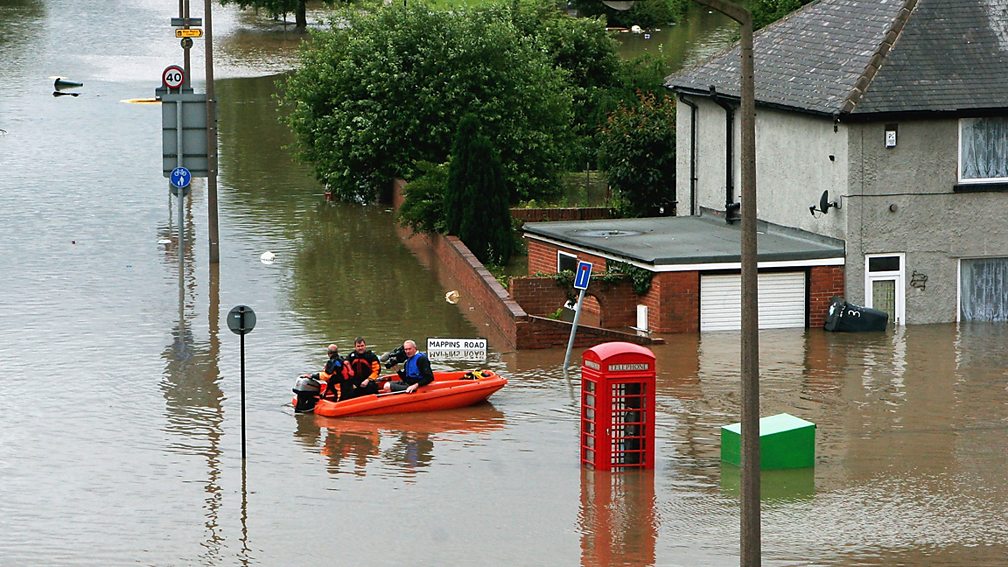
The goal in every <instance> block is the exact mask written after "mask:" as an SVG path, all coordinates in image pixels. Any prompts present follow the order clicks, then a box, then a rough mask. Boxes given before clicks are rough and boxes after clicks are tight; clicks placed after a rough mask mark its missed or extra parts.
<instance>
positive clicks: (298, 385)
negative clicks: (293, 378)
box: [292, 374, 322, 413]
mask: <svg viewBox="0 0 1008 567" xmlns="http://www.w3.org/2000/svg"><path fill="white" fill-rule="evenodd" d="M292 390H293V392H294V395H295V396H296V397H295V398H294V412H295V413H308V412H311V411H315V404H317V403H318V401H319V393H320V392H321V391H322V382H320V381H319V375H318V374H302V375H301V376H299V377H298V379H297V382H295V383H294V388H292Z"/></svg>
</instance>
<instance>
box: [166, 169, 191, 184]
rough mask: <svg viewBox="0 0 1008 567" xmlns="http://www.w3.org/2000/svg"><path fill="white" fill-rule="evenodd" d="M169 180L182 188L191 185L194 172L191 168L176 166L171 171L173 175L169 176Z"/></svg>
mask: <svg viewBox="0 0 1008 567" xmlns="http://www.w3.org/2000/svg"><path fill="white" fill-rule="evenodd" d="M168 181H170V182H171V184H172V185H174V186H176V187H178V188H179V189H182V188H185V187H188V186H189V182H190V181H192V173H189V170H188V169H186V168H184V167H176V168H175V169H173V170H172V171H171V175H169V176H168Z"/></svg>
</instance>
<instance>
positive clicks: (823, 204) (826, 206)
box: [809, 190, 840, 216]
mask: <svg viewBox="0 0 1008 567" xmlns="http://www.w3.org/2000/svg"><path fill="white" fill-rule="evenodd" d="M830 207H833V208H834V209H839V208H840V201H833V202H830V200H829V190H826V191H823V192H822V196H820V197H819V208H818V209H816V207H815V205H812V206H811V207H809V212H810V213H812V216H815V214H816V211H819V212H820V213H822V214H824V215H825V214H826V213H828V212H829V210H830Z"/></svg>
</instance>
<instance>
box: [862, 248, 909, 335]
mask: <svg viewBox="0 0 1008 567" xmlns="http://www.w3.org/2000/svg"><path fill="white" fill-rule="evenodd" d="M903 278H904V267H903V254H871V255H867V256H865V307H871V308H872V309H878V310H879V311H885V312H886V313H888V314H889V321H891V322H892V323H893V324H894V325H902V324H903V316H904V309H905V307H904V304H905V301H906V296H905V292H904V287H903Z"/></svg>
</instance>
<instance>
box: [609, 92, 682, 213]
mask: <svg viewBox="0 0 1008 567" xmlns="http://www.w3.org/2000/svg"><path fill="white" fill-rule="evenodd" d="M675 161H676V147H675V102H674V101H673V100H672V99H671V98H669V97H668V96H667V95H662V96H661V97H658V96H656V95H654V94H653V93H640V95H639V97H638V100H637V102H636V103H635V104H633V105H626V104H623V103H621V104H620V107H619V109H617V110H616V112H614V113H612V114H611V115H610V116H609V120H608V123H607V124H606V126H605V128H603V130H602V147H601V151H600V155H599V166H600V167H602V169H604V170H605V171H606V173H607V175H608V179H609V185H610V186H612V188H613V189H615V190H616V191H617V206H618V207H619V209H620V210H621V211H622V212H623V213H624V214H628V215H632V216H654V215H661V214H672V213H673V212H674V210H675V171H676V168H675Z"/></svg>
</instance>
